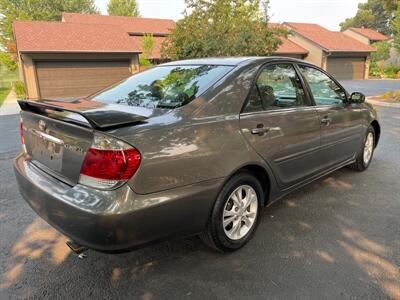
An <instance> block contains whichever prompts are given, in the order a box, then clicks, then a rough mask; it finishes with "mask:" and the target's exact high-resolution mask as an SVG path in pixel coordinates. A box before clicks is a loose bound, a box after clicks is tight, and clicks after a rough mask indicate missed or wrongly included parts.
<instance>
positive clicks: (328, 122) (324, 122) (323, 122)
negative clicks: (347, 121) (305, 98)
mask: <svg viewBox="0 0 400 300" xmlns="http://www.w3.org/2000/svg"><path fill="white" fill-rule="evenodd" d="M331 122H332V119H331V118H328V117H324V118H322V119H321V124H325V125H326V126H329V125H330V124H331Z"/></svg>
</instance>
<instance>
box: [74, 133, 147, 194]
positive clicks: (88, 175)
mask: <svg viewBox="0 0 400 300" xmlns="http://www.w3.org/2000/svg"><path fill="white" fill-rule="evenodd" d="M140 161H141V155H140V152H139V151H138V150H137V149H135V148H134V147H132V146H131V145H128V144H127V143H125V142H122V141H119V140H116V139H114V138H111V137H108V136H105V135H99V134H95V137H94V141H93V144H92V146H91V147H90V148H89V150H88V151H87V153H86V157H85V160H84V161H83V164H82V168H81V174H80V178H79V183H80V184H83V185H86V186H90V187H93V188H98V189H112V188H115V187H117V186H119V185H121V184H122V183H124V182H126V181H128V180H129V179H130V178H131V177H132V176H133V175H134V174H135V173H136V171H137V169H138V168H139V165H140Z"/></svg>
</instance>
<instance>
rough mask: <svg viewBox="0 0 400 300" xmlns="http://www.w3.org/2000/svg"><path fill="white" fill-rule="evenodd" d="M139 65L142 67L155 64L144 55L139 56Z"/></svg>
mask: <svg viewBox="0 0 400 300" xmlns="http://www.w3.org/2000/svg"><path fill="white" fill-rule="evenodd" d="M139 65H140V66H141V67H151V66H153V64H152V63H151V61H150V60H148V59H146V58H144V57H140V58H139Z"/></svg>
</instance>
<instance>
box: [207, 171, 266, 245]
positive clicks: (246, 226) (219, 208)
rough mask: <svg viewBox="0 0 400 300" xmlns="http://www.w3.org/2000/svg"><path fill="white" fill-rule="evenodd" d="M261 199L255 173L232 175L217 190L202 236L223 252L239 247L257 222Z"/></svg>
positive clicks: (245, 241) (255, 226) (249, 237)
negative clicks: (217, 193)
mask: <svg viewBox="0 0 400 300" xmlns="http://www.w3.org/2000/svg"><path fill="white" fill-rule="evenodd" d="M246 196H248V198H246ZM240 197H241V199H239V198H240ZM263 199H264V192H263V188H262V186H261V184H260V181H259V180H258V179H257V178H256V177H254V176H253V175H252V174H250V173H247V172H241V173H238V174H236V175H234V176H233V177H232V178H230V179H229V180H228V181H227V182H226V183H225V185H224V187H223V188H222V190H221V191H220V193H219V195H218V197H217V199H216V201H215V204H214V207H213V210H212V212H211V216H210V218H209V220H208V222H207V226H206V230H205V231H204V232H203V233H202V234H201V235H200V237H201V239H202V240H203V241H204V242H205V243H206V244H207V245H208V246H210V247H212V248H214V249H217V250H219V251H222V252H232V251H235V250H238V249H240V248H241V247H243V246H244V245H245V244H246V243H247V242H248V241H249V240H250V239H251V238H252V236H253V234H254V232H255V230H256V228H257V226H258V222H259V217H260V214H261V208H262V205H261V203H262V200H263ZM238 200H241V201H238ZM249 200H250V201H249Z"/></svg>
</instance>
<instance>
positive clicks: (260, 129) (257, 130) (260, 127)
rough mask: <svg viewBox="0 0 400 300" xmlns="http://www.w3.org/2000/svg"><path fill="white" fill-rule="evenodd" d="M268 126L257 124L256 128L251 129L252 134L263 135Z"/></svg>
mask: <svg viewBox="0 0 400 300" xmlns="http://www.w3.org/2000/svg"><path fill="white" fill-rule="evenodd" d="M269 129H270V128H269V127H264V124H258V125H257V127H256V128H253V129H252V130H251V133H252V134H258V135H263V134H264V133H266V132H268V131H269Z"/></svg>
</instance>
